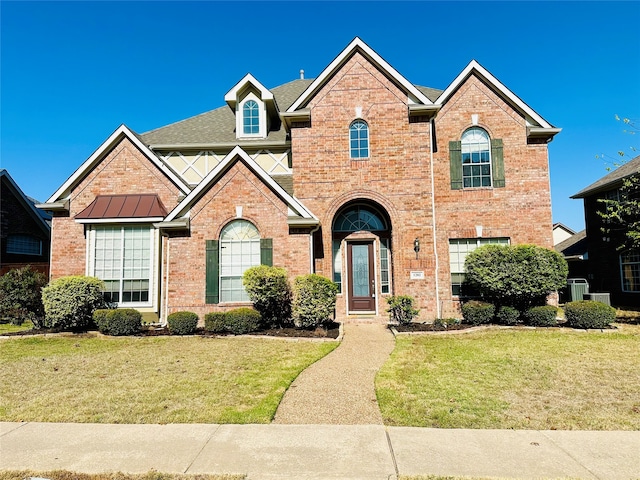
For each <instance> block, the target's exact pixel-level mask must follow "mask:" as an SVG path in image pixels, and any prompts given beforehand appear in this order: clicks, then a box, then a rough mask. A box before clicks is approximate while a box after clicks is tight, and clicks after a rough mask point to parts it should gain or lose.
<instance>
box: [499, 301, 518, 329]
mask: <svg viewBox="0 0 640 480" xmlns="http://www.w3.org/2000/svg"><path fill="white" fill-rule="evenodd" d="M519 319H520V310H518V309H517V308H514V307H510V306H508V305H503V306H501V307H499V308H498V311H497V312H496V321H497V322H498V323H499V324H501V325H516V324H517V323H518V320H519Z"/></svg>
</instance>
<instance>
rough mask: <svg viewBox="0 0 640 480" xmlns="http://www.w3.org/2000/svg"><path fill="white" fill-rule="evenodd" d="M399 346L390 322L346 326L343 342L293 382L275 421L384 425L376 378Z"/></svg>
mask: <svg viewBox="0 0 640 480" xmlns="http://www.w3.org/2000/svg"><path fill="white" fill-rule="evenodd" d="M394 345H395V340H394V338H393V334H392V333H391V332H390V331H389V329H388V328H386V326H385V325H381V324H354V323H346V324H344V337H343V339H342V342H341V344H340V346H339V347H338V348H336V349H335V350H334V351H333V352H331V353H330V354H329V355H327V356H326V357H324V358H322V359H321V360H319V361H318V362H316V363H315V364H313V365H311V366H310V367H309V368H307V369H306V370H305V371H303V372H302V373H301V374H300V375H299V376H298V378H297V379H296V380H295V381H294V382H293V383H292V384H291V386H290V387H289V390H287V392H286V393H285V395H284V398H283V399H282V401H281V402H280V406H279V407H278V410H277V412H276V415H275V418H274V423H280V424H298V425H300V424H323V425H370V424H379V425H382V416H381V415H380V409H379V408H378V402H377V400H376V392H375V388H374V380H375V376H376V373H377V372H378V370H379V369H380V367H382V365H383V364H384V362H386V361H387V359H388V358H389V355H390V354H391V352H392V351H393V347H394Z"/></svg>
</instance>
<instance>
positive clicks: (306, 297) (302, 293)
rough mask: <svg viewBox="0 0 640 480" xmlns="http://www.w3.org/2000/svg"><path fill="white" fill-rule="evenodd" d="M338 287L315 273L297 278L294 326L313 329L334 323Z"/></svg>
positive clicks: (294, 291)
mask: <svg viewBox="0 0 640 480" xmlns="http://www.w3.org/2000/svg"><path fill="white" fill-rule="evenodd" d="M337 294H338V285H336V284H335V283H333V282H332V281H331V280H329V279H328V278H325V277H322V276H320V275H317V274H315V273H312V274H310V275H301V276H299V277H296V279H295V280H294V283H293V303H292V314H293V324H294V325H295V326H296V327H298V328H312V327H317V326H318V325H325V324H327V323H330V322H331V321H333V312H334V310H335V308H336V296H337Z"/></svg>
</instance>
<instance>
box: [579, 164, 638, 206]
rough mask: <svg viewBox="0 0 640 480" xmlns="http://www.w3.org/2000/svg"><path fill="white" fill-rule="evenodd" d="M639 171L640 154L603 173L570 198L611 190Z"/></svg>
mask: <svg viewBox="0 0 640 480" xmlns="http://www.w3.org/2000/svg"><path fill="white" fill-rule="evenodd" d="M638 173H640V155H638V156H637V157H635V158H632V159H631V160H629V161H628V162H627V163H624V164H622V165H620V166H619V167H618V168H616V169H615V170H614V171H613V172H611V173H609V174H608V175H605V176H604V177H602V178H601V179H600V180H598V181H596V182H594V183H592V184H591V185H589V186H588V187H585V188H583V189H582V190H580V191H579V192H578V193H576V194H575V195H572V196H571V198H585V197H588V196H590V195H593V194H594V193H599V192H603V191H606V190H612V189H613V188H615V187H618V186H620V185H621V184H622V180H623V179H625V178H626V177H630V176H631V175H634V174H638Z"/></svg>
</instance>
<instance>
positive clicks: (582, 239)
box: [554, 230, 587, 257]
mask: <svg viewBox="0 0 640 480" xmlns="http://www.w3.org/2000/svg"><path fill="white" fill-rule="evenodd" d="M554 249H555V251H556V252H558V253H561V254H562V255H564V256H565V257H570V256H573V255H584V254H585V253H586V252H587V231H586V230H582V231H580V232H578V233H576V234H575V235H572V236H571V237H569V238H567V239H566V240H564V241H562V242H560V243H559V244H557V245H556V246H555V247H554Z"/></svg>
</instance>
